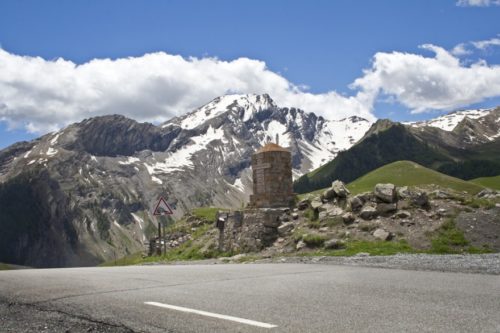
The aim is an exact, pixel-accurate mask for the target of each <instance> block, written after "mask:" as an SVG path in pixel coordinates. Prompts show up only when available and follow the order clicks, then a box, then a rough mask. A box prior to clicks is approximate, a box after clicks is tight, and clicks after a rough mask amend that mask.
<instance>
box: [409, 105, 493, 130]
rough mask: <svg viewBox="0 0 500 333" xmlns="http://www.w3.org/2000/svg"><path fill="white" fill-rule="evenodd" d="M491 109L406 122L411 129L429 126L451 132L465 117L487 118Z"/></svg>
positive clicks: (458, 112)
mask: <svg viewBox="0 0 500 333" xmlns="http://www.w3.org/2000/svg"><path fill="white" fill-rule="evenodd" d="M492 110H493V109H476V110H461V111H455V112H451V113H448V114H446V115H444V116H440V117H437V118H433V119H430V120H425V121H417V122H408V123H405V124H408V125H410V126H412V127H423V126H431V127H437V128H440V129H442V130H444V131H448V132H450V131H453V130H454V129H455V127H457V125H458V124H459V123H460V122H461V121H462V120H464V118H465V117H467V118H469V119H479V118H483V117H485V116H487V115H488V114H489V113H490V112H491V111H492Z"/></svg>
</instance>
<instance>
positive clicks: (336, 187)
mask: <svg viewBox="0 0 500 333" xmlns="http://www.w3.org/2000/svg"><path fill="white" fill-rule="evenodd" d="M331 189H332V190H333V191H334V192H335V194H336V195H337V196H338V197H339V198H346V197H347V196H348V195H349V194H351V192H349V190H348V189H347V188H346V187H345V184H344V183H343V182H341V181H340V180H336V181H334V182H333V183H332V188H331Z"/></svg>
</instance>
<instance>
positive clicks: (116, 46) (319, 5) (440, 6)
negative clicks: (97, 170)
mask: <svg viewBox="0 0 500 333" xmlns="http://www.w3.org/2000/svg"><path fill="white" fill-rule="evenodd" d="M481 2H482V1H479V3H481ZM486 2H487V1H486ZM486 2H484V3H483V4H487V3H486ZM0 13H2V16H1V17H2V19H1V20H0V46H1V48H2V49H3V51H4V54H3V58H2V57H0V70H1V69H2V67H1V66H2V61H3V62H4V64H3V65H4V67H3V69H4V70H3V71H4V74H2V72H0V88H3V90H4V91H7V93H3V95H2V93H1V92H0V119H2V120H3V121H0V148H2V147H5V146H7V145H9V144H11V143H13V142H15V141H18V140H22V139H31V138H34V137H37V136H39V135H41V134H44V133H45V132H47V131H49V130H52V129H56V128H59V127H60V126H64V125H65V124H67V123H69V122H72V121H78V120H81V119H83V118H85V117H88V116H92V115H98V114H103V113H106V112H113V113H120V108H123V110H124V112H123V113H124V114H126V115H127V116H131V117H133V118H136V119H137V120H141V121H153V122H158V121H162V120H165V119H166V118H169V117H171V116H173V115H176V114H179V113H181V112H185V111H187V110H189V109H190V108H192V107H195V106H199V105H198V104H200V105H201V104H203V102H208V101H209V100H210V99H211V98H214V97H216V96H215V95H217V94H219V92H220V91H222V92H225V91H226V92H227V91H232V90H233V89H232V88H228V87H229V86H227V85H224V86H221V87H218V89H212V90H210V89H208V88H207V87H206V85H211V84H210V81H207V82H208V83H205V84H204V85H203V86H202V87H200V90H201V91H202V92H200V94H199V95H200V97H199V98H195V97H193V96H192V95H197V91H198V90H197V88H198V87H197V86H196V85H195V83H196V77H197V76H199V75H200V74H196V73H195V74H193V75H194V76H193V79H190V80H189V82H184V81H182V82H174V83H172V84H171V85H170V86H169V85H166V86H165V85H163V86H161V84H162V82H163V83H164V82H165V81H168V82H171V81H172V80H173V78H175V77H179V76H182V75H183V73H184V72H182V71H181V72H172V73H170V74H168V75H171V76H165V77H163V76H162V75H163V74H160V75H159V76H160V78H161V79H162V80H160V81H161V82H160V83H158V84H159V85H160V86H158V87H156V86H155V87H153V88H152V89H153V90H155V89H156V90H157V91H158V94H160V95H161V94H163V92H165V94H166V95H168V96H169V98H170V100H178V102H176V103H175V104H168V103H169V102H168V101H163V99H162V98H161V96H159V97H158V99H159V100H162V101H160V102H158V103H159V104H158V105H153V106H151V107H150V109H147V108H148V107H144V108H145V110H146V109H147V110H146V111H144V112H143V113H140V112H139V111H137V110H136V111H134V110H132V107H135V109H139V108H141V103H140V101H141V98H142V97H141V96H142V95H141V94H139V93H137V96H136V97H134V98H135V99H134V101H133V102H130V99H127V98H128V97H127V98H125V99H123V98H122V99H119V98H116V99H115V100H111V99H110V100H109V101H107V100H106V101H102V99H107V98H111V97H109V96H116V95H117V94H118V93H115V91H111V90H109V89H110V88H108V86H106V85H105V83H102V82H98V83H96V82H94V81H92V83H91V84H90V83H88V84H87V83H81V84H80V83H79V84H78V85H75V87H73V88H72V89H75V90H76V89H83V90H85V89H87V88H88V87H92V89H100V90H99V91H98V93H99V96H100V97H99V98H100V99H101V100H100V102H99V103H97V102H96V101H95V100H94V99H92V100H91V101H92V102H88V103H87V101H90V99H88V98H90V97H88V95H92V94H94V95H95V94H96V92H95V91H93V92H92V93H89V94H86V95H85V96H87V97H85V96H80V97H78V98H77V99H74V100H71V98H72V97H71V96H73V95H75V94H76V92H75V91H74V90H73V91H72V90H70V91H68V92H64V93H61V90H64V86H68V83H67V82H68V81H64V80H73V78H75V80H77V81H78V82H80V81H83V79H82V77H85V78H86V79H87V80H92V79H91V78H89V77H98V75H97V76H96V75H91V74H85V75H84V74H81V73H80V72H81V71H78V70H75V68H77V67H78V66H79V65H82V64H89V62H92V61H93V60H94V59H101V62H99V66H97V65H98V64H95V63H94V64H93V65H95V66H94V67H95V68H102V71H103V73H108V74H107V75H108V76H116V77H120V75H121V74H120V72H119V71H127V70H129V71H130V68H131V67H127V66H128V65H123V66H121V65H120V66H119V65H118V64H116V63H115V64H112V62H113V60H119V59H123V58H124V59H129V58H130V57H136V59H138V60H137V61H135V62H134V65H133V66H132V68H136V69H137V74H136V75H137V77H136V76H130V80H136V81H138V82H139V81H140V82H142V81H141V80H144V81H145V82H146V81H147V82H151V78H152V77H153V78H156V77H157V76H156V75H153V74H152V75H153V76H148V77H142V76H141V73H142V72H145V70H141V68H148V66H149V67H151V66H153V65H148V64H153V63H154V64H155V66H157V65H158V64H163V65H164V66H174V67H175V65H173V64H175V63H176V62H175V61H177V60H175V59H174V58H172V57H170V58H168V60H167V59H166V58H165V57H166V56H167V55H169V56H175V55H180V56H181V57H182V58H183V59H184V60H185V62H187V63H182V64H181V65H182V66H186V67H185V71H190V69H189V68H191V67H193V66H194V67H195V68H196V70H199V71H209V70H210V71H214V72H213V73H212V74H211V75H209V76H210V77H212V76H215V77H216V78H215V79H216V80H218V81H217V82H219V81H221V80H222V81H225V82H226V81H227V82H233V81H232V80H233V79H234V80H235V81H234V82H238V84H236V85H235V88H234V91H235V92H238V93H240V92H241V93H246V92H249V93H250V92H262V91H260V90H259V89H258V88H255V86H256V85H257V84H258V81H259V80H262V82H264V83H263V84H262V86H263V87H267V86H270V87H274V86H283V88H280V89H281V90H279V89H278V88H276V92H274V91H273V92H274V95H276V96H277V97H275V96H273V94H272V93H271V96H272V97H273V98H275V99H276V98H277V99H278V101H282V103H279V104H283V103H284V104H287V103H294V102H296V103H298V104H299V105H297V106H300V107H302V108H304V109H306V111H309V110H308V108H309V109H310V110H311V111H315V112H317V113H320V114H321V112H322V109H321V103H322V101H324V103H325V107H324V109H325V110H326V111H324V113H323V114H322V115H323V116H325V117H329V118H336V117H340V116H345V115H349V114H351V113H352V114H357V113H360V114H361V115H365V113H366V114H372V115H374V116H375V117H377V118H391V119H394V120H417V119H426V118H430V117H435V116H436V115H438V114H441V113H444V112H449V111H451V110H453V109H459V108H466V107H490V106H496V105H500V88H498V87H496V84H497V83H498V81H497V80H496V78H495V76H497V74H498V73H499V71H498V70H499V68H498V65H499V64H500V46H499V45H498V43H497V42H496V40H497V39H498V38H500V36H499V34H500V24H499V23H498V22H500V6H497V5H494V4H492V5H490V6H474V0H471V5H469V6H467V5H466V1H462V3H461V5H457V1H456V0H450V1H447V0H440V1H436V0H428V1H426V0H415V1H411V0H406V1H401V0H392V1H389V0H387V1H375V0H366V1H352V0H350V1H348V0H345V1H290V0H288V1H278V0H273V1H269V0H268V1H256V0H252V1H123V0H122V1H19V0H15V1H9V0H3V1H2V2H0ZM481 41H482V42H484V43H483V44H477V45H475V44H474V43H477V42H481ZM488 42H489V43H488ZM424 44H432V45H433V47H425V48H422V47H421V46H422V45H424ZM461 44H462V46H463V49H464V50H463V52H460V50H459V49H458V48H456V47H457V46H458V45H461ZM435 47H439V48H440V49H443V50H446V52H448V55H450V54H451V55H452V57H454V59H457V61H459V64H458V65H456V64H453V59H451V60H450V59H447V58H446V57H443V58H440V59H437V58H438V57H437V56H436V54H437V52H436V48H435ZM454 48H455V51H454V52H453V50H454ZM158 52H162V54H163V56H164V57H163V58H162V57H157V58H154V57H148V58H144V55H145V54H150V53H153V54H157V53H158ZM377 53H379V54H381V56H380V57H379V58H377V59H378V60H377V59H375V55H376V54H377ZM410 56H419V57H420V58H415V57H410ZM36 57H41V58H42V59H39V60H40V61H37V59H36ZM190 57H194V58H196V59H198V60H202V59H212V60H213V59H214V58H217V60H213V62H215V63H210V64H208V65H207V66H205V67H204V66H203V65H202V64H201V65H200V64H198V63H197V64H193V63H192V62H190V59H191V58H190ZM59 58H62V59H64V61H65V63H64V64H61V63H59V64H58V65H61V66H63V65H64V66H63V67H62V68H63V69H67V68H68V67H73V69H71V68H70V69H67V70H68V73H67V74H66V75H65V76H64V77H63V78H59V77H58V75H59V74H58V73H59V72H63V71H64V70H58V69H55V70H54V71H51V70H50V68H51V67H50V66H51V64H53V63H55V62H57V59H59ZM106 58H109V59H111V62H106V61H103V60H102V59H106ZM149 58H154V59H149ZM241 58H244V59H247V58H248V59H249V60H251V62H249V63H248V64H246V63H245V64H244V65H241V66H243V67H244V68H245V69H241V66H240V65H239V64H236V60H237V59H241ZM426 59H428V60H429V61H427V60H426ZM139 60H141V61H139ZM217 61H218V62H217ZM398 61H399V62H398ZM432 61H434V62H435V63H436V64H437V65H439V64H441V65H442V64H445V65H446V66H440V67H439V66H437V65H436V66H437V67H436V69H435V70H434V69H432V68H433V67H432V66H434V63H433V62H432ZM397 62H398V63H397ZM139 63H140V64H139ZM262 63H265V68H264V69H262V68H260V67H259V66H260V65H259V64H262ZM396 63H397V64H396ZM438 63H439V64H438ZM405 64H407V65H405ZM474 64H481V65H482V66H483V67H485V69H487V71H485V70H477V71H476V70H475V69H471V67H474V66H475V65H474ZM107 65H109V67H106V66H107ZM448 65H449V67H447V66H448ZM7 66H9V67H7ZM15 66H19V69H17V68H14V67H15ZM30 66H33V67H30ZM37 66H38V67H37ZM137 66H139V67H137ZM140 66H145V67H140ZM190 66H191V67H190ZM384 66H394V67H389V68H386V67H384ZM398 66H407V67H408V68H412V70H411V71H410V70H409V71H408V73H404V75H402V74H401V75H400V74H399V73H401V70H396V69H397V68H401V67H398ZM421 66H423V67H425V68H431V69H430V74H428V75H427V74H426V75H427V76H426V80H428V81H429V82H431V81H434V82H433V84H434V85H436V84H437V86H439V87H441V88H440V89H438V90H439V91H440V92H441V93H442V95H440V96H436V94H437V93H435V92H432V93H425V91H426V89H427V88H426V87H427V86H422V82H421V81H419V82H420V83H419V82H416V81H415V82H414V84H412V85H408V86H406V83H407V82H413V81H412V80H413V78H415V77H420V76H421V75H419V68H420V69H421V68H422V67H421ZM28 67H29V68H32V69H30V71H29V72H26V68H28ZM86 67H91V66H86ZM207 67H209V69H207ZM226 67H231V68H230V69H227V68H226ZM6 68H8V69H10V70H9V71H6V70H5V69H6ZM95 68H94V69H92V70H89V73H96V72H95V71H97V70H98V69H95ZM158 68H160V69H159V71H161V67H158ZM183 68H184V67H183ZM252 68H260V69H259V70H255V71H252ZM405 68H406V67H405ZM446 68H450V70H449V73H448V74H447V73H441V72H442V71H446ZM463 69H469V70H465V71H464V70H463ZM108 70H109V72H107V71H108ZM219 70H223V71H224V73H225V74H224V75H226V76H224V75H222V74H221V75H222V76H221V78H219V77H218V71H219ZM245 70H249V71H252V73H254V72H256V71H257V72H258V73H259V74H255V78H253V79H252V80H253V81H257V83H248V82H245V80H246V78H245V77H243V75H244V73H245ZM364 70H371V71H372V72H373V73H372V75H366V73H364V72H363V71H364ZM453 71H456V77H457V80H460V81H461V82H463V83H464V85H465V86H467V85H469V84H470V88H467V89H466V91H472V92H474V91H481V92H482V91H485V90H488V89H490V90H488V91H487V92H485V93H484V96H483V95H481V96H479V97H477V98H476V96H478V94H477V93H476V94H473V93H471V96H465V97H464V95H467V94H466V93H465V94H464V91H458V90H459V88H460V87H456V86H455V85H454V84H455V83H453V82H452V81H453V77H454V75H455V74H454V72H453ZM6 72H9V74H5V73H6ZM386 72H390V73H392V74H391V75H394V76H393V77H392V76H391V77H389V78H386V79H387V80H388V81H387V82H385V81H384V82H380V81H381V80H383V79H385V76H384V75H385V73H386ZM17 73H21V74H19V77H17V76H16V75H18V74H17ZM204 73H205V72H202V74H203V75H204ZM214 73H215V74H214ZM434 73H441V74H439V75H438V76H436V77H433V75H434ZM483 74H484V75H485V76H486V77H487V79H488V80H490V81H488V84H487V87H488V89H484V88H483V87H481V86H477V83H475V82H472V81H474V78H475V77H476V76H478V75H483ZM165 75H167V74H165ZM429 75H430V78H429V77H428V76H429ZM2 76H4V77H3V78H2ZM103 76H105V75H104V74H103ZM424 76H425V75H424ZM203 77H205V76H203ZM30 78H31V79H30ZM360 78H361V79H363V80H362V81H360V82H359V84H357V85H355V86H352V83H353V82H355V81H356V80H357V79H360ZM2 79H3V81H2ZM209 79H210V78H207V79H206V80H209ZM57 80H59V81H57ZM95 80H97V79H95ZM397 80H404V82H405V84H400V85H401V86H405V89H406V90H405V89H403V90H405V91H403V90H401V89H399V88H398V84H399V83H398V81H397ZM418 80H421V78H420V79H418ZM418 80H417V81H418ZM478 80H482V77H480V76H479V77H478ZM46 81H57V82H49V83H47V82H46ZM153 81H154V80H153ZM253 81H252V82H253ZM469 81H470V82H469ZM20 82H21V83H22V84H21V83H20ZM117 82H123V80H118V81H117ZM193 82H195V83H193ZM107 84H108V85H109V84H110V83H109V82H108V83H107ZM124 84H125V83H124ZM70 85H71V84H70ZM290 85H291V86H292V87H290ZM498 85H499V86H500V83H498ZM184 86H185V87H186V89H185V91H177V90H176V89H179V90H182V88H178V87H184ZM20 87H22V88H20ZM82 87H83V88H82ZM96 87H97V88H96ZM98 87H104V88H98ZM134 87H135V88H134ZM172 87H173V88H172ZM11 89H15V92H13V93H9V91H10V90H11ZM21 89H24V90H21ZM89 89H90V88H89ZM127 89H129V90H128V91H133V92H134V93H135V90H134V89H139V90H140V89H145V88H144V85H140V87H136V86H130V87H129V86H127ZM169 89H170V90H169ZM408 89H415V91H423V92H422V93H421V94H419V95H416V94H413V93H410V92H408ZM156 90H155V91H156ZM173 90H175V91H173ZM140 91H143V90H140ZM297 91H299V93H297ZM360 91H362V92H363V93H364V95H363V96H361V95H359V94H358V93H359V92H360ZM377 91H378V92H377ZM42 92H43V93H42ZM78 94H80V92H79V91H78ZM34 95H36V98H35V97H31V96H34ZM42 95H43V96H42ZM129 95H130V94H129ZM212 95H213V96H212ZM25 96H30V99H31V102H30V103H25V104H23V98H24V97H25ZM40 96H42V97H40ZM47 96H49V97H47ZM50 96H56V97H50ZM61 96H63V97H61ZM145 96H146V97H144V98H148V101H150V100H152V99H156V97H157V96H156V95H151V89H150V90H148V91H147V93H145ZM342 96H343V97H345V98H344V99H343V97H342ZM366 96H368V97H366ZM349 97H351V98H350V99H349ZM37 98H38V99H37ZM42 98H44V99H42ZM86 98H87V99H86ZM367 100H368V101H367ZM68 101H69V102H68ZM202 101H203V102H202ZM360 101H361V102H360ZM135 102H136V103H135ZM37 103H40V104H37ZM66 103H67V104H66ZM79 103H80V104H79ZM161 103H164V104H161ZM301 103H302V104H301ZM167 104H168V105H167ZM130 105H131V106H130ZM2 106H3V108H2ZM129 106H130V110H129V109H128V107H129ZM41 108H44V110H45V111H44V110H39V109H41ZM51 108H54V109H53V110H52V109H51ZM59 109H65V111H60V110H59ZM184 109H186V110H184ZM51 110H52V111H51ZM330 110H331V111H330ZM337 110H342V111H339V112H337ZM344 110H345V111H344ZM360 110H361V111H360ZM59 112H61V113H60V114H59ZM161 112H163V114H161ZM363 112H365V113H363ZM51 113H52V114H53V116H52V117H53V119H51ZM51 125H53V126H52V127H51ZM30 132H31V133H30Z"/></svg>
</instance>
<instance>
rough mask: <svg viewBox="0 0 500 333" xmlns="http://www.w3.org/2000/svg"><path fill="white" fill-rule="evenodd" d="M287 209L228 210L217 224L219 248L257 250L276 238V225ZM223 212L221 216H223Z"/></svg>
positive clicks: (239, 250) (233, 250)
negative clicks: (222, 220)
mask: <svg viewBox="0 0 500 333" xmlns="http://www.w3.org/2000/svg"><path fill="white" fill-rule="evenodd" d="M286 211H287V210H284V209H283V208H281V209H278V208H264V209H246V210H244V211H235V212H230V213H229V214H228V216H227V219H226V220H225V221H224V223H221V224H219V225H220V227H219V230H220V238H219V250H221V251H224V252H234V253H240V252H241V253H244V252H258V251H261V250H262V249H264V248H265V247H268V246H271V245H272V244H273V243H274V241H275V240H276V239H277V238H278V227H279V226H280V224H281V220H282V216H283V215H284V214H285V212H286ZM224 214H225V213H221V216H223V217H225V215H224Z"/></svg>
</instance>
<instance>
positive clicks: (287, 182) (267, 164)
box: [249, 142, 294, 208]
mask: <svg viewBox="0 0 500 333" xmlns="http://www.w3.org/2000/svg"><path fill="white" fill-rule="evenodd" d="M252 172H253V194H252V195H251V196H250V204H249V207H252V208H277V207H290V206H291V204H292V203H293V198H294V195H293V188H292V185H293V184H292V154H291V153H290V151H288V150H287V149H285V148H283V147H280V146H279V145H278V144H276V143H271V142H270V143H268V144H266V145H265V146H264V147H262V148H261V149H259V150H258V151H257V152H256V153H255V154H253V155H252Z"/></svg>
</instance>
